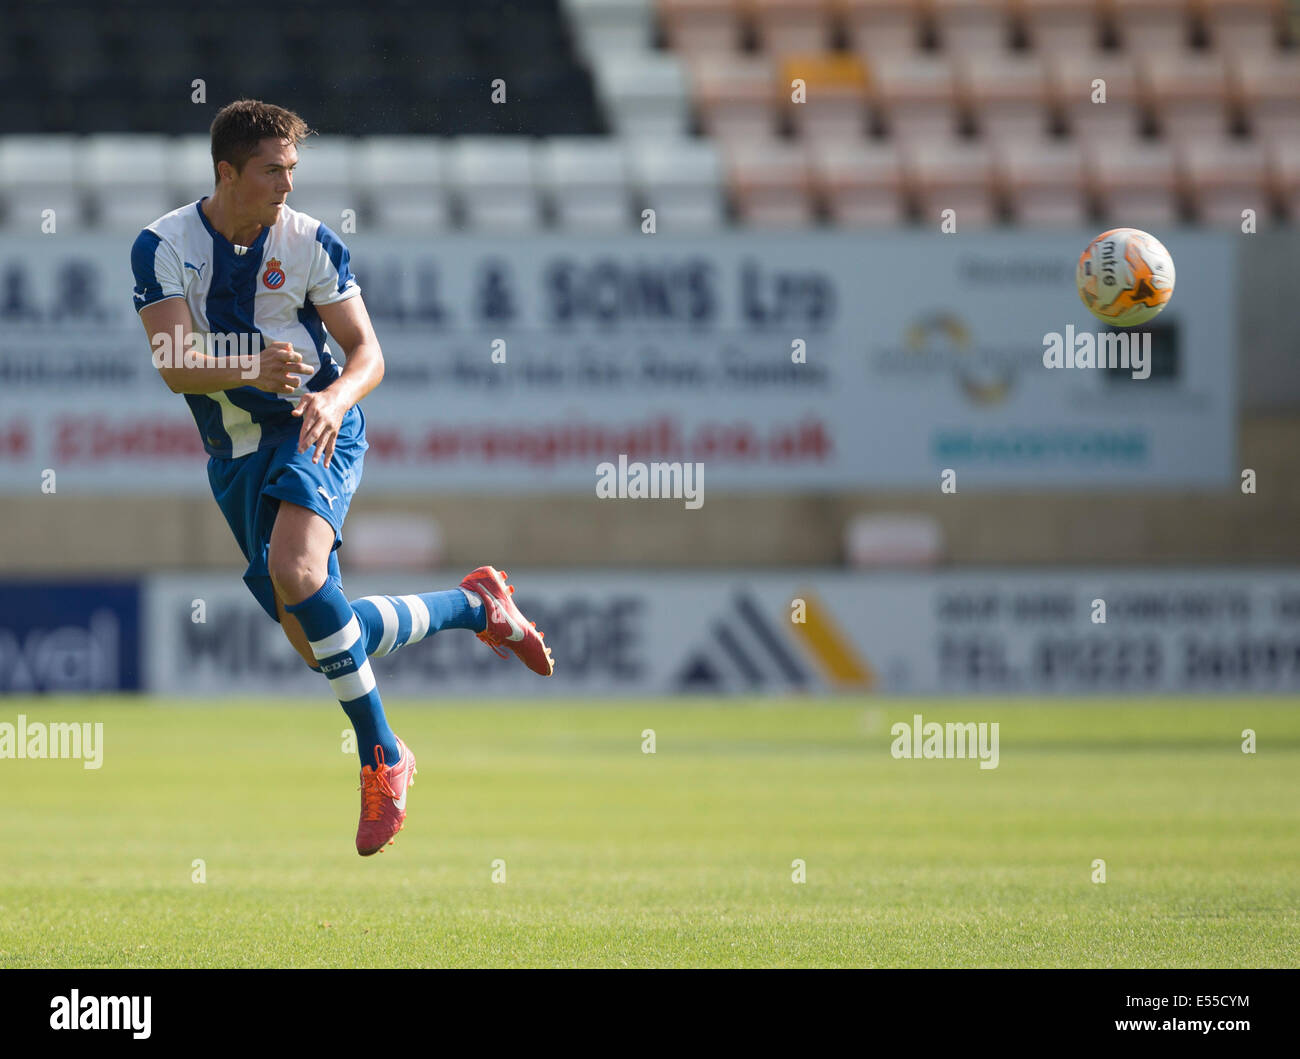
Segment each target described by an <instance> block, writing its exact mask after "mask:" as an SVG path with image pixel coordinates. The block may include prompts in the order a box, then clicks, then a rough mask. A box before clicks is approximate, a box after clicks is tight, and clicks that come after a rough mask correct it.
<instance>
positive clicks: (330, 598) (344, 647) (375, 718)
mask: <svg viewBox="0 0 1300 1059" xmlns="http://www.w3.org/2000/svg"><path fill="white" fill-rule="evenodd" d="M284 609H285V610H286V611H288V612H289V613H290V614H292V615H293V616H294V617H295V618H297V619H298V622H299V624H301V625H302V629H303V632H305V633H306V634H307V640H308V642H309V643H310V644H311V652H312V654H313V655H315V656H316V662H317V665H318V666H319V667H320V671H321V673H322V674H323V675H324V676H325V678H326V679H327V680H329V682H330V687H331V688H332V689H333V691H334V695H335V697H336V698H337V699H338V700H339V705H341V706H342V707H343V712H344V713H346V714H347V715H348V720H350V721H351V722H352V728H353V730H354V731H355V732H356V733H357V754H358V756H359V757H360V758H361V764H362V765H370V766H371V767H372V768H378V767H379V761H378V759H377V756H376V755H375V747H376V746H378V747H381V748H382V749H383V752H384V761H385V763H386V764H389V765H396V764H397V762H398V761H400V760H401V754H400V751H399V750H398V748H397V737H396V736H395V735H394V734H393V730H392V729H391V728H389V727H388V719H387V718H386V717H385V716H384V704H383V702H381V701H380V698H379V691H378V689H377V688H376V687H375V675H374V673H372V672H371V671H370V660H369V659H368V658H367V657H366V637H365V635H364V632H363V628H362V623H361V622H359V621H358V620H357V615H356V614H355V613H353V610H352V606H351V604H349V603H348V597H347V596H345V595H344V594H343V586H342V585H340V584H339V582H338V580H337V579H336V578H333V577H330V578H326V580H325V584H323V585H322V586H321V587H320V589H319V590H318V591H317V592H316V593H315V594H314V595H311V596H309V597H308V598H306V599H304V600H303V601H302V602H301V603H293V604H289V605H286V606H285V608H284Z"/></svg>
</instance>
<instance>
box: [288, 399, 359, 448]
mask: <svg viewBox="0 0 1300 1059" xmlns="http://www.w3.org/2000/svg"><path fill="white" fill-rule="evenodd" d="M331 389H333V388H332V387H331V388H330V389H326V390H320V391H318V392H316V393H305V394H303V395H302V397H300V398H299V399H298V407H297V408H295V409H294V410H293V415H296V416H299V417H300V418H301V419H302V429H301V430H300V431H299V432H298V451H299V452H306V451H307V450H308V449H309V448H311V447H312V446H313V445H314V446H316V455H314V456H313V457H312V458H311V462H312V463H321V457H322V456H324V457H325V460H324V463H323V464H322V466H325V467H328V466H329V465H330V459H331V458H332V457H333V456H334V443H335V442H336V441H338V438H339V427H340V426H342V425H343V417H344V416H345V415H347V414H348V409H349V408H350V407H351V405H349V404H348V403H347V402H346V401H345V400H343V399H342V398H341V397H338V396H336V395H334V394H332V393H331V392H330V390H331Z"/></svg>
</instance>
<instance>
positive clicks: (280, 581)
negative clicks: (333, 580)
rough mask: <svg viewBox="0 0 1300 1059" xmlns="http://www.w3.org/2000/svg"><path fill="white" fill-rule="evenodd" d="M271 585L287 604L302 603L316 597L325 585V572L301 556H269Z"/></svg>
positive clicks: (268, 565) (268, 569) (268, 570)
mask: <svg viewBox="0 0 1300 1059" xmlns="http://www.w3.org/2000/svg"><path fill="white" fill-rule="evenodd" d="M266 567H267V572H268V573H269V574H270V575H271V583H272V584H273V585H275V590H276V592H278V593H279V594H280V598H281V599H283V600H284V601H285V602H287V603H301V602H302V601H303V600H304V599H307V598H308V597H309V596H312V595H314V594H315V593H316V592H318V591H319V590H320V587H321V585H323V584H324V583H325V571H324V570H322V569H320V568H319V567H317V566H316V565H315V564H314V563H312V562H311V561H309V560H306V559H303V558H301V557H300V556H296V555H295V556H288V557H284V556H277V555H275V554H274V553H272V554H271V555H269V556H267V563H266Z"/></svg>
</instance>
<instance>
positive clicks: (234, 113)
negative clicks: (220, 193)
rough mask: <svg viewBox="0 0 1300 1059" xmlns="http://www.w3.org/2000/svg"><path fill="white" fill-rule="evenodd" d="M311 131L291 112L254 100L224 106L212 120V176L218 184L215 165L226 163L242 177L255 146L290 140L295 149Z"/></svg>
mask: <svg viewBox="0 0 1300 1059" xmlns="http://www.w3.org/2000/svg"><path fill="white" fill-rule="evenodd" d="M311 133H312V130H311V129H309V128H308V127H307V123H306V122H305V121H303V120H302V118H300V117H298V115H297V114H295V113H294V112H293V111H292V110H285V109H284V107H277V106H276V105H275V104H274V103H263V102H262V101H261V100H258V99H237V100H235V102H233V103H227V104H226V105H225V106H224V107H222V108H221V109H220V110H219V111H217V116H216V117H215V118H213V119H212V175H213V176H214V177H215V178H216V179H217V181H218V182H220V180H221V174H220V173H219V172H218V171H217V163H218V162H229V163H230V164H231V165H233V166H234V167H235V172H236V173H242V172H243V171H244V166H245V164H247V162H248V160H249V159H250V158H252V157H253V155H255V154H256V153H257V145H258V144H259V143H261V142H262V141H263V140H266V139H276V140H290V141H292V142H293V145H294V146H295V147H296V146H297V145H298V144H300V143H302V141H303V140H305V139H306V138H307V137H308V136H310V135H311Z"/></svg>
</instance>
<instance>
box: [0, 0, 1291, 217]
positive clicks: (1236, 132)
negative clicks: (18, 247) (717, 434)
mask: <svg viewBox="0 0 1300 1059" xmlns="http://www.w3.org/2000/svg"><path fill="white" fill-rule="evenodd" d="M321 8H322V11H326V10H327V11H328V12H329V17H328V18H321V19H316V20H287V21H285V22H283V23H280V24H273V25H268V26H267V27H266V28H265V32H259V34H256V35H253V37H250V36H249V35H248V34H246V33H245V32H244V31H243V29H242V28H241V26H242V22H241V17H242V14H244V13H250V14H251V13H252V12H253V11H254V10H255V8H254V7H253V6H252V4H251V2H249V0H236V3H235V4H234V5H233V6H232V7H231V8H230V9H229V11H226V10H225V9H223V11H222V13H220V14H217V13H214V12H204V13H202V14H201V15H196V16H195V17H194V18H192V19H188V18H187V20H186V22H185V25H186V27H187V32H185V33H178V32H177V30H176V24H175V22H174V21H172V20H170V19H169V17H168V16H167V15H166V13H165V11H164V9H162V8H159V9H158V11H159V15H158V17H156V18H140V17H132V16H131V15H130V14H129V12H135V15H136V16H138V15H139V14H140V12H141V11H147V10H150V8H149V4H148V2H147V0H133V3H132V4H131V5H128V6H127V7H123V8H111V9H109V8H104V7H95V6H92V5H89V4H87V5H85V6H79V7H76V8H74V9H73V10H72V13H71V14H69V16H68V17H66V18H63V19H52V18H50V17H48V11H47V10H46V7H45V5H42V4H40V3H36V4H33V5H30V6H29V7H27V8H24V9H21V10H19V11H18V12H16V13H15V14H14V16H13V17H12V18H9V19H7V20H6V21H5V23H4V24H3V25H0V223H3V224H5V225H6V226H7V227H8V228H10V229H17V230H31V229H32V227H33V226H34V225H36V224H38V223H39V217H40V211H41V210H45V209H55V210H56V213H57V215H58V216H59V217H60V218H62V219H63V220H64V221H65V222H66V223H73V224H81V223H89V224H98V225H100V226H102V227H104V228H106V229H114V230H115V229H123V228H131V227H134V226H136V225H137V224H138V223H139V220H140V218H141V217H145V216H153V215H157V213H159V212H161V211H162V210H164V209H165V208H167V207H168V205H169V204H175V203H176V202H178V201H184V200H185V199H186V198H188V197H191V196H196V195H197V194H198V193H201V192H202V190H204V189H205V188H206V186H207V182H208V180H209V179H210V162H209V161H208V160H207V157H206V144H205V139H204V135H203V134H204V132H205V126H206V123H207V122H208V121H209V120H210V117H211V114H212V113H213V111H214V108H215V106H216V105H218V104H219V103H220V102H224V101H225V100H226V99H229V98H233V97H235V96H237V95H261V96H264V97H265V98H269V99H274V100H277V101H280V102H283V103H284V104H285V105H288V106H296V107H299V108H300V109H301V110H302V111H303V112H304V114H305V115H306V117H307V118H308V120H309V121H310V122H311V124H312V125H313V126H315V127H317V128H319V129H320V130H321V132H322V135H321V137H320V138H319V139H317V140H312V141H309V142H308V143H307V144H305V145H304V148H303V158H302V166H301V168H300V170H299V178H300V182H299V188H298V190H296V191H295V192H294V198H293V200H292V204H293V205H294V206H296V207H297V208H300V209H303V210H306V211H307V212H310V213H314V214H317V215H319V216H322V217H328V218H333V219H335V220H337V219H338V217H339V215H340V214H341V212H342V211H343V210H345V209H353V210H356V211H357V213H358V216H360V217H363V218H365V219H366V221H367V223H370V224H372V225H376V226H378V227H379V228H381V229H391V230H396V229H401V230H404V231H412V232H438V231H444V230H447V229H448V228H451V227H455V226H457V225H464V226H468V227H471V228H485V229H491V230H514V231H528V230H534V229H536V228H538V227H540V226H545V225H556V226H560V227H565V228H574V229H577V230H594V231H599V230H614V229H617V228H620V227H622V226H624V225H627V224H635V223H638V217H639V212H640V210H641V209H644V208H646V207H648V206H653V207H654V208H656V209H657V210H660V209H662V211H663V213H664V216H665V217H667V216H668V214H670V213H671V214H675V215H676V216H677V217H678V218H679V220H681V222H682V223H683V224H685V223H688V222H687V218H690V221H689V223H691V224H696V223H699V224H705V225H709V226H712V225H716V224H719V223H724V222H726V221H727V220H728V219H731V220H733V221H736V222H739V223H742V224H754V225H775V226H779V227H787V226H789V225H792V224H794V225H799V224H817V223H823V222H827V223H832V224H841V223H843V224H854V225H873V224H878V225H889V224H897V223H899V222H900V221H906V220H908V219H909V218H910V219H912V220H914V221H916V222H918V223H926V224H928V223H930V222H931V217H930V214H931V212H932V207H933V206H934V205H936V204H937V202H938V200H939V199H940V198H943V197H944V196H945V195H951V194H958V193H959V196H960V198H961V200H962V202H963V204H964V205H965V207H966V208H967V209H968V210H970V211H971V216H970V219H971V220H972V221H974V220H976V219H977V218H978V220H979V222H980V223H990V222H994V221H999V220H1005V221H1008V222H1010V223H1018V224H1060V223H1083V222H1085V221H1088V220H1094V221H1101V222H1105V221H1109V220H1115V219H1118V218H1121V217H1122V218H1124V219H1125V220H1126V221H1129V222H1132V223H1137V222H1136V215H1130V214H1129V213H1128V212H1126V211H1128V210H1130V209H1134V208H1136V209H1138V210H1139V211H1140V213H1141V215H1142V216H1143V217H1145V218H1147V219H1148V220H1149V221H1150V222H1151V223H1159V222H1160V221H1161V219H1164V218H1168V219H1184V220H1192V221H1203V222H1205V223H1208V224H1218V223H1224V222H1225V221H1226V220H1227V218H1228V215H1229V214H1230V213H1233V212H1234V211H1232V210H1230V208H1229V207H1230V204H1231V201H1232V200H1233V198H1234V196H1240V195H1245V194H1249V195H1251V196H1253V197H1254V198H1258V199H1260V201H1261V203H1262V205H1261V207H1260V208H1261V209H1262V210H1264V211H1265V212H1266V213H1277V214H1278V215H1280V216H1283V217H1286V218H1289V219H1290V220H1292V221H1295V220H1297V219H1298V215H1297V211H1296V209H1295V205H1296V203H1295V197H1294V195H1293V193H1292V190H1291V186H1290V185H1289V184H1288V183H1287V180H1289V179H1290V177H1289V176H1288V175H1287V174H1289V173H1291V169H1289V168H1288V166H1289V164H1290V163H1289V162H1288V161H1282V160H1279V159H1282V158H1283V157H1285V158H1289V157H1290V156H1289V155H1285V153H1284V152H1283V153H1282V154H1279V150H1278V149H1275V147H1277V146H1278V145H1284V144H1286V143H1293V142H1297V141H1300V50H1298V49H1297V48H1296V46H1295V45H1296V41H1295V39H1294V37H1295V32H1294V28H1293V27H1292V25H1291V24H1290V23H1288V22H1287V21H1286V20H1285V19H1284V17H1283V15H1284V12H1283V6H1282V3H1281V0H563V2H562V3H559V2H556V0H533V2H530V3H515V4H510V5H506V4H504V3H500V2H497V0H490V2H489V0H484V2H483V3H481V4H475V5H474V6H473V9H472V10H471V9H464V8H462V7H460V6H457V5H453V4H450V3H446V2H441V0H437V2H433V3H425V4H420V3H415V2H413V0H401V2H400V3H399V4H397V5H396V6H395V7H394V8H392V9H390V10H386V11H385V12H382V13H371V12H357V11H355V10H354V9H352V8H348V7H347V6H346V5H343V4H342V3H341V0H321ZM1293 21H1294V20H1293ZM326 26H328V32H326V31H325V29H324V28H323V27H326ZM236 43H237V44H238V47H239V50H240V55H241V61H240V64H239V69H240V71H241V76H240V80H239V81H238V83H236V82H235V81H233V80H229V79H226V80H223V79H222V77H218V76H216V75H214V76H213V77H212V78H211V79H210V81H209V83H207V84H206V91H207V94H208V95H207V102H206V103H205V104H203V105H196V104H195V103H194V102H192V101H191V98H190V91H191V90H190V83H191V81H192V79H193V78H194V77H195V76H196V71H200V72H201V71H204V70H227V71H228V70H229V68H230V65H229V63H222V62H219V61H218V60H219V59H220V57H221V56H223V55H226V54H228V53H229V49H231V48H232V47H235V46H236ZM56 55H57V56H58V57H59V61H57V62H55V61H52V57H54V56H56ZM286 60H287V61H286ZM300 63H301V64H310V63H316V64H318V65H319V64H321V63H324V64H327V65H328V67H329V69H330V70H331V71H332V73H331V82H330V91H329V92H327V93H324V94H322V93H321V92H320V91H319V86H316V87H315V88H313V89H311V90H310V91H308V90H307V89H306V88H305V87H304V82H303V79H302V77H301V76H300V74H299V73H298V70H299V69H300V67H299V66H298V65H296V64H300ZM498 76H499V77H500V79H501V81H502V82H503V85H504V91H505V92H506V102H505V103H499V102H496V103H494V102H493V101H492V93H493V83H494V81H495V80H496V79H497V77H498ZM37 131H41V132H46V133H57V134H59V135H57V136H56V137H53V138H45V139H42V140H32V139H28V138H25V137H27V136H30V135H31V134H33V133H36V132H37ZM177 136H179V138H177ZM656 145H657V146H656ZM1103 145H1105V149H1104V150H1103ZM665 152H672V158H673V161H672V162H669V161H667V160H666V159H664V158H662V157H658V155H661V154H663V153H665ZM940 160H944V161H940ZM954 165H955V166H958V167H959V169H960V168H961V167H964V166H966V165H971V166H973V168H971V169H969V170H965V169H962V170H961V171H960V172H957V171H944V166H954ZM1072 166H1073V167H1074V168H1073V169H1072V168H1071V167H1072ZM674 169H677V170H679V171H678V172H674ZM651 200H653V201H651ZM950 205H951V204H950ZM634 207H635V208H634ZM954 208H955V207H954ZM1235 212H1236V213H1237V214H1238V215H1239V214H1240V210H1236V211H1235Z"/></svg>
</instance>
